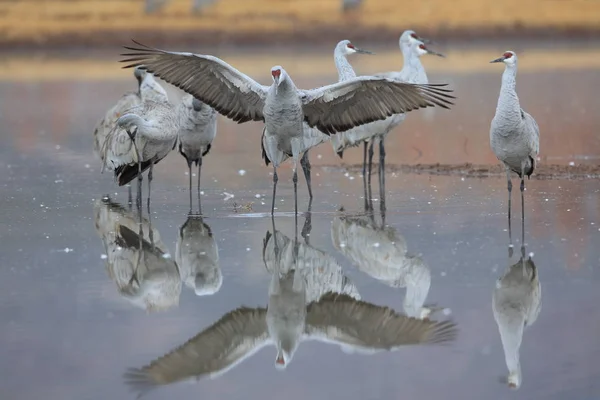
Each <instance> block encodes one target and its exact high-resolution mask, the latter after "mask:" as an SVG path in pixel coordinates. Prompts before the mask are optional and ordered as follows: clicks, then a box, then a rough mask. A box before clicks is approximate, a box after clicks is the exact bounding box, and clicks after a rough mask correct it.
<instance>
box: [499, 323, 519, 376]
mask: <svg viewBox="0 0 600 400" xmlns="http://www.w3.org/2000/svg"><path fill="white" fill-rule="evenodd" d="M523 327H524V318H523V316H522V315H517V313H511V314H509V315H507V316H504V317H502V318H501V320H499V321H498V329H499V331H500V338H501V339H502V347H503V348H504V359H505V361H506V368H508V379H509V382H512V383H514V384H516V385H517V386H519V385H520V382H521V363H520V361H519V349H520V347H521V341H522V339H523Z"/></svg>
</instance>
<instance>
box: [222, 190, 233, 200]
mask: <svg viewBox="0 0 600 400" xmlns="http://www.w3.org/2000/svg"><path fill="white" fill-rule="evenodd" d="M223 195H224V196H225V198H224V199H223V201H227V200H229V199H233V198H234V197H235V196H234V195H232V194H231V193H227V192H223Z"/></svg>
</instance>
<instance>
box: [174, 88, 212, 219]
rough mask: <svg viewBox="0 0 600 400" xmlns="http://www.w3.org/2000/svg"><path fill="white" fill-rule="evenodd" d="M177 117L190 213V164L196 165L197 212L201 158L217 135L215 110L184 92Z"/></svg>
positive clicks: (199, 210)
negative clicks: (187, 174)
mask: <svg viewBox="0 0 600 400" xmlns="http://www.w3.org/2000/svg"><path fill="white" fill-rule="evenodd" d="M176 113H177V115H178V117H179V124H180V126H179V132H178V139H179V140H178V143H179V153H180V154H181V155H182V156H183V158H185V160H186V162H187V164H188V168H189V177H190V213H191V212H192V164H193V163H196V166H198V212H199V213H200V214H202V207H201V204H200V173H201V172H202V158H203V157H204V156H206V155H207V154H208V152H209V151H210V149H211V147H212V142H213V140H214V139H215V136H216V135H217V112H216V111H215V110H214V109H213V108H212V107H210V106H209V105H208V104H205V103H202V102H201V101H200V100H198V99H195V98H194V96H192V95H190V94H186V95H184V96H183V98H182V99H181V102H180V103H179V105H178V106H177V108H176Z"/></svg>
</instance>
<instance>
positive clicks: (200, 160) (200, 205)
mask: <svg viewBox="0 0 600 400" xmlns="http://www.w3.org/2000/svg"><path fill="white" fill-rule="evenodd" d="M201 173H202V154H200V159H199V160H198V188H197V190H198V214H200V215H202V201H201V200H200V174H201Z"/></svg>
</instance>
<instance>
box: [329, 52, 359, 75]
mask: <svg viewBox="0 0 600 400" xmlns="http://www.w3.org/2000/svg"><path fill="white" fill-rule="evenodd" d="M333 59H334V61H335V67H336V68H337V71H338V80H339V81H340V82H343V81H346V80H348V79H352V78H355V77H356V73H355V72H354V69H353V68H352V65H350V62H348V58H347V57H346V55H345V54H341V52H339V51H338V50H337V49H336V51H335V53H334V55H333Z"/></svg>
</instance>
